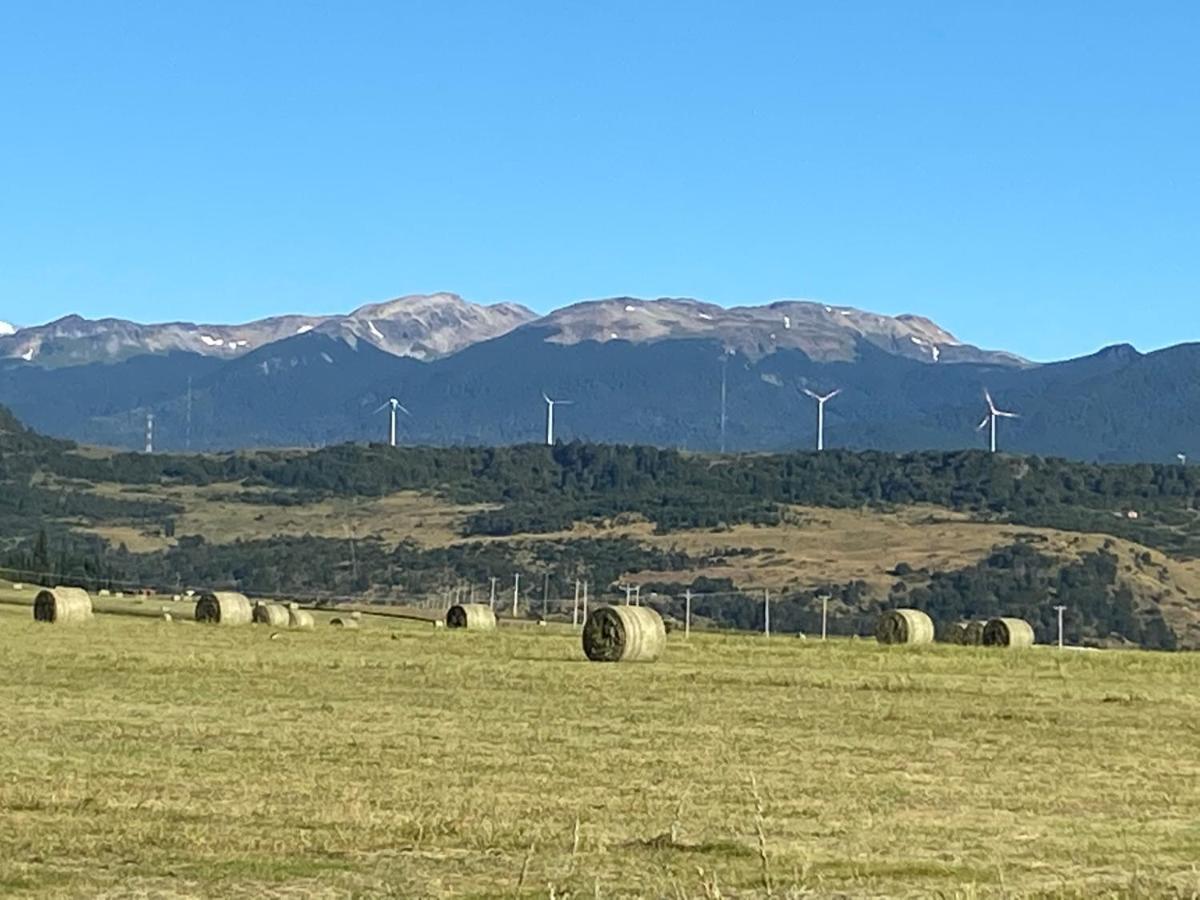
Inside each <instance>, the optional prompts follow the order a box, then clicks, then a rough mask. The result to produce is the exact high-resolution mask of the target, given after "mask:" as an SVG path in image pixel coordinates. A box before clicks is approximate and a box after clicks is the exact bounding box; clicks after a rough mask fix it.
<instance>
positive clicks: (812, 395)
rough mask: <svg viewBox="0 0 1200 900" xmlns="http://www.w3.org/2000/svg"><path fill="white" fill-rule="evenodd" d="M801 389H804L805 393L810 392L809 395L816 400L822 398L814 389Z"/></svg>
mask: <svg viewBox="0 0 1200 900" xmlns="http://www.w3.org/2000/svg"><path fill="white" fill-rule="evenodd" d="M801 390H802V391H804V393H806V394H808V396H810V397H812V398H813V399H814V400H820V399H821V398H820V397H818V396H817V395H816V394H814V393H813V392H812V391H810V390H809V389H808V388H801Z"/></svg>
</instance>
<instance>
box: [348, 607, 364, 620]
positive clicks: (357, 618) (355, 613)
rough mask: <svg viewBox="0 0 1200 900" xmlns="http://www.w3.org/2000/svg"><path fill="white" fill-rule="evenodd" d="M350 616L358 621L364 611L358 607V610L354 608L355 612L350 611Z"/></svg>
mask: <svg viewBox="0 0 1200 900" xmlns="http://www.w3.org/2000/svg"><path fill="white" fill-rule="evenodd" d="M350 618H352V619H353V620H354V621H355V622H357V621H359V620H360V619H361V618H362V613H360V612H359V611H358V610H357V609H356V610H354V612H352V613H350Z"/></svg>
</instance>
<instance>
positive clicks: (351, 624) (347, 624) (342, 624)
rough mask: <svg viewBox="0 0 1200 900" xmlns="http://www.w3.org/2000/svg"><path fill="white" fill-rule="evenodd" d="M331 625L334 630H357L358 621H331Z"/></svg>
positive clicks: (339, 619) (340, 619)
mask: <svg viewBox="0 0 1200 900" xmlns="http://www.w3.org/2000/svg"><path fill="white" fill-rule="evenodd" d="M329 624H330V625H332V626H333V627H334V628H357V627H358V619H342V618H338V619H330V620H329Z"/></svg>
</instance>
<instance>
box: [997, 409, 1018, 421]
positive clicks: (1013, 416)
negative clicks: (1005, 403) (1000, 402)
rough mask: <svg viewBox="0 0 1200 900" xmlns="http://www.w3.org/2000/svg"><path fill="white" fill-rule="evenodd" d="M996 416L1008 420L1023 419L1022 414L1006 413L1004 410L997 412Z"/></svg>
mask: <svg viewBox="0 0 1200 900" xmlns="http://www.w3.org/2000/svg"><path fill="white" fill-rule="evenodd" d="M996 415H998V416H1003V417H1004V418H1006V419H1019V418H1021V414H1020V413H1014V412H1005V411H1004V410H1002V409H998V410H996Z"/></svg>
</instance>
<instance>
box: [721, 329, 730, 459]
mask: <svg viewBox="0 0 1200 900" xmlns="http://www.w3.org/2000/svg"><path fill="white" fill-rule="evenodd" d="M728 362H729V354H727V353H725V352H724V351H722V352H721V452H722V453H724V452H725V369H726V367H727V365H726V364H727V363H728Z"/></svg>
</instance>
